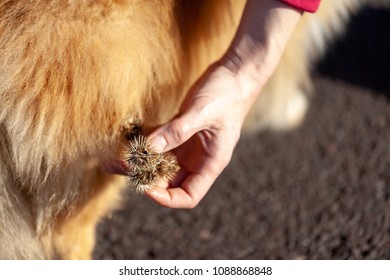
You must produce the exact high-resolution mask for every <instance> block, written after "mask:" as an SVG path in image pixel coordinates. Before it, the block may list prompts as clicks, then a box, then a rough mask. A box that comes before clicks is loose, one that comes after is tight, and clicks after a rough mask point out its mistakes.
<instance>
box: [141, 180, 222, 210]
mask: <svg viewBox="0 0 390 280" xmlns="http://www.w3.org/2000/svg"><path fill="white" fill-rule="evenodd" d="M213 182H214V179H213V178H211V177H206V176H204V175H203V176H202V175H200V174H195V175H191V176H189V177H188V178H187V179H186V180H185V181H184V182H183V184H182V187H179V188H168V189H163V188H154V189H152V190H149V191H147V192H146V194H147V195H148V196H149V198H151V199H152V200H153V201H155V202H156V203H158V204H160V205H161V206H164V207H169V208H187V209H192V208H194V207H196V206H197V205H198V204H199V202H200V201H201V200H202V198H203V197H204V196H205V195H206V193H207V191H208V190H209V189H210V187H211V185H212V184H213Z"/></svg>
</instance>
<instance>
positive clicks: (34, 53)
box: [0, 0, 362, 259]
mask: <svg viewBox="0 0 390 280" xmlns="http://www.w3.org/2000/svg"><path fill="white" fill-rule="evenodd" d="M361 3H362V1H359V0H326V1H325V0H324V1H322V4H321V6H320V8H319V10H318V12H317V13H315V14H309V13H306V14H304V16H303V18H302V20H301V22H300V23H299V24H298V27H297V29H296V31H295V32H294V34H293V35H292V38H291V40H290V41H289V43H288V46H287V48H286V51H285V53H284V55H283V57H282V59H281V61H280V63H279V66H278V67H277V69H276V71H275V72H274V74H273V76H272V77H271V79H270V80H269V82H268V83H267V85H266V87H265V88H264V90H263V92H262V93H261V94H260V97H259V98H258V100H257V101H256V103H255V104H254V106H253V109H252V110H251V112H250V113H249V115H248V119H247V121H246V123H245V126H244V130H245V131H253V130H258V129H267V128H270V129H289V128H292V127H296V126H297V125H299V123H300V122H301V121H302V119H303V118H304V115H305V112H306V109H307V106H308V103H309V101H308V100H309V99H308V98H309V92H310V77H309V71H310V67H311V65H312V63H313V61H314V60H315V59H316V58H317V57H319V56H320V55H321V54H322V53H323V52H324V51H325V48H326V42H328V41H329V40H330V39H331V38H333V37H335V36H336V35H337V34H340V33H341V32H342V30H343V26H345V22H346V21H347V19H348V15H349V14H350V13H352V12H354V11H356V10H357V9H358V7H359V6H360V5H361ZM244 6H245V1H244V0H199V1H191V0H164V1H134V0H79V1H67V0H50V1H49V0H34V1H33V0H14V1H1V3H0V77H1V78H0V99H1V105H0V128H1V134H0V166H1V174H0V259H89V258H91V254H92V251H93V248H94V243H95V228H96V225H97V223H98V222H99V221H100V220H101V219H102V218H103V217H105V216H106V215H107V214H108V213H110V212H111V211H113V210H115V209H116V208H117V207H118V206H119V205H120V201H121V194H122V193H123V191H125V189H126V179H125V178H124V177H123V176H119V175H112V174H107V173H105V172H104V171H102V166H103V165H104V164H105V163H106V162H110V161H111V160H113V159H115V158H117V157H118V156H120V155H121V152H122V150H123V146H124V145H125V144H126V139H125V137H124V131H125V130H126V127H128V126H129V125H131V124H132V123H134V122H135V121H136V120H141V122H142V124H143V125H144V126H145V127H156V126H158V125H161V124H163V123H165V122H167V121H169V120H170V119H171V118H172V117H173V116H174V115H175V114H176V113H177V112H178V110H179V107H180V104H181V103H182V101H183V99H184V97H185V94H186V92H187V91H188V89H189V87H190V86H191V85H192V84H193V83H194V81H196V79H197V78H198V77H199V76H200V75H201V73H202V72H203V71H205V70H206V69H207V67H208V66H209V65H210V64H211V63H213V62H214V61H216V60H218V59H219V58H220V57H221V56H222V55H223V53H224V52H225V51H226V49H227V48H228V46H229V44H230V42H231V40H232V38H233V36H234V34H235V31H236V29H237V26H238V24H239V21H240V17H241V14H242V11H243V9H244Z"/></svg>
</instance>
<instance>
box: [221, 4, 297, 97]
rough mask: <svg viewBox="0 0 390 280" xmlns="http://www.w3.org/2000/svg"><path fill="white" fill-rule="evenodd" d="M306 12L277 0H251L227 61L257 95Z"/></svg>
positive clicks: (247, 88)
mask: <svg viewBox="0 0 390 280" xmlns="http://www.w3.org/2000/svg"><path fill="white" fill-rule="evenodd" d="M301 15H302V12H301V11H299V10H296V9H294V8H292V7H290V6H288V5H286V4H284V3H282V2H280V1H277V0H263V1H259V0H248V2H247V4H246V7H245V10H244V13H243V16H242V20H241V23H240V26H239V28H238V30H237V33H236V35H235V38H234V40H233V42H232V44H231V46H230V48H229V50H228V51H227V53H226V55H225V56H224V59H223V62H224V64H225V66H227V67H228V68H229V69H230V70H231V71H233V72H234V73H235V74H236V75H237V77H238V78H239V79H240V80H242V83H243V84H245V85H246V93H247V94H250V95H257V94H258V93H259V92H260V90H261V88H262V87H263V86H264V84H265V83H266V82H267V80H268V79H269V77H270V76H271V75H272V73H273V71H274V70H275V68H276V66H277V64H278V62H279V60H280V57H281V56H282V54H283V50H284V48H285V46H286V44H287V42H288V40H289V38H290V36H291V34H292V32H293V30H294V29H295V26H296V24H297V23H298V21H299V19H300V18H301Z"/></svg>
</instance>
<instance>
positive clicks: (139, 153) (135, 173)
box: [124, 135, 180, 193]
mask: <svg viewBox="0 0 390 280" xmlns="http://www.w3.org/2000/svg"><path fill="white" fill-rule="evenodd" d="M124 160H126V162H127V164H128V165H129V169H128V172H127V176H128V178H129V185H130V186H131V187H132V188H134V189H135V190H136V192H138V193H145V191H147V190H149V189H152V188H153V187H155V186H157V184H158V183H159V182H161V181H164V180H165V181H169V180H172V179H173V178H174V177H175V175H176V173H177V172H178V171H179V169H180V167H179V165H178V163H177V160H176V157H175V156H174V155H173V154H172V153H169V152H167V153H156V152H155V151H153V149H152V148H151V147H150V145H149V143H148V141H147V139H146V137H145V136H143V135H136V136H135V135H134V137H132V139H131V140H129V145H128V147H127V150H126V152H125V154H124Z"/></svg>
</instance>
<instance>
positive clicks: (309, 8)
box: [280, 0, 321, 13]
mask: <svg viewBox="0 0 390 280" xmlns="http://www.w3.org/2000/svg"><path fill="white" fill-rule="evenodd" d="M280 1H282V2H284V3H286V4H288V5H290V6H292V7H294V8H297V9H298V10H302V11H305V12H310V13H314V12H316V11H317V9H318V6H319V5H320V2H321V0H280Z"/></svg>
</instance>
